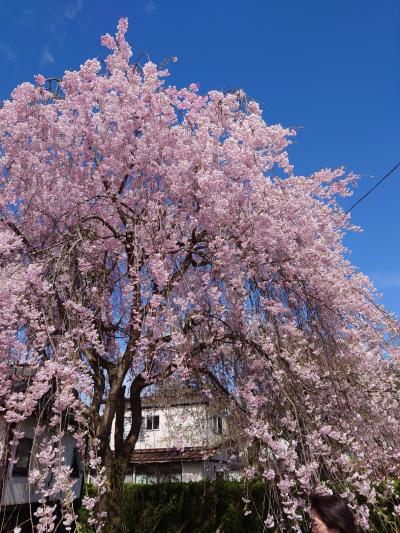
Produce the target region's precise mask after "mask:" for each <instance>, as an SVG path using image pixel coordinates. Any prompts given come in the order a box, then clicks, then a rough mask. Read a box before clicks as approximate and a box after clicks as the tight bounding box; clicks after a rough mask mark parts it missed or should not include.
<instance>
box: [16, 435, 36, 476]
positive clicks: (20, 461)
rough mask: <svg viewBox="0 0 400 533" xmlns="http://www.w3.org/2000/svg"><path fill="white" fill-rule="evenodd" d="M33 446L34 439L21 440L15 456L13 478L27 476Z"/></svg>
mask: <svg viewBox="0 0 400 533" xmlns="http://www.w3.org/2000/svg"><path fill="white" fill-rule="evenodd" d="M32 446H33V439H21V440H20V441H19V443H18V447H17V451H16V454H15V459H16V461H17V462H16V463H15V464H14V467H13V470H12V475H13V476H27V475H28V472H29V462H30V459H31V451H32Z"/></svg>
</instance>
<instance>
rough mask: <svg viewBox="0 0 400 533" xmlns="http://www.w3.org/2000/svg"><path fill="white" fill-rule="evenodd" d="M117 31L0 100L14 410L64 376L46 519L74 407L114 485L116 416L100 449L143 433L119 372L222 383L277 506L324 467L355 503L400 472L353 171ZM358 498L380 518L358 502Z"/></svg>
mask: <svg viewBox="0 0 400 533" xmlns="http://www.w3.org/2000/svg"><path fill="white" fill-rule="evenodd" d="M126 30H127V21H126V20H125V19H122V20H121V21H120V23H119V26H118V32H117V34H116V37H115V38H114V37H111V36H110V35H106V36H105V37H103V38H102V44H103V45H105V46H106V47H108V48H109V49H110V50H111V52H110V54H109V55H108V57H107V58H106V60H105V65H106V69H105V72H103V71H102V68H101V64H100V63H99V61H98V60H89V61H87V62H86V63H84V64H83V65H82V66H81V68H80V70H79V71H77V72H69V71H67V72H65V74H64V76H63V78H62V80H61V81H60V89H61V92H60V93H59V94H56V93H54V92H53V91H51V90H50V88H49V87H46V83H45V79H44V78H43V76H37V77H36V84H35V85H33V84H30V83H23V84H22V85H20V86H18V87H17V88H16V89H15V90H14V91H13V93H12V97H11V99H10V100H9V101H7V102H5V104H4V106H3V108H2V109H1V111H0V135H1V141H0V144H1V150H2V152H1V166H2V173H1V177H0V302H1V309H0V365H1V371H0V390H1V394H2V397H3V402H2V404H3V405H5V413H4V414H5V417H6V419H7V420H8V421H9V422H10V423H15V424H16V425H15V427H16V428H18V424H19V423H20V422H21V421H22V420H24V419H25V418H26V417H27V416H29V415H30V414H31V413H32V412H33V411H34V410H35V408H36V406H37V403H38V400H39V399H40V398H41V397H42V396H43V395H44V394H45V393H47V392H48V391H49V390H50V389H51V390H52V391H53V392H52V394H53V401H52V405H51V413H50V427H52V428H53V432H54V438H53V439H52V441H50V442H45V441H43V442H41V446H42V453H41V455H40V457H38V461H39V463H40V464H39V466H40V468H38V469H37V470H35V475H36V477H37V479H35V480H36V482H37V480H38V479H39V478H40V473H41V472H42V480H43V479H45V475H47V474H48V472H49V470H52V471H53V476H54V479H56V482H55V483H54V484H53V485H51V486H50V487H49V486H48V484H47V485H46V483H45V482H44V481H43V482H42V484H41V485H40V483H39V485H38V486H39V489H38V490H41V491H42V492H41V493H42V495H43V498H42V502H43V508H42V509H41V510H40V512H39V517H40V525H39V528H42V529H39V531H50V530H51V528H52V527H53V526H52V525H51V524H54V517H52V515H51V512H49V510H48V508H46V505H45V502H46V496H49V495H51V494H59V493H60V491H62V492H61V494H63V495H64V496H63V502H64V507H65V509H64V515H63V516H64V520H65V523H66V525H67V526H68V525H69V524H71V523H72V521H73V519H74V517H73V512H72V511H71V501H70V499H71V497H70V494H71V493H70V488H71V483H72V481H71V480H70V478H69V477H68V475H67V474H68V467H66V465H65V464H63V461H62V459H60V454H56V453H55V452H54V449H55V448H56V447H57V446H61V444H60V443H61V438H60V437H61V436H62V434H63V432H65V431H66V428H65V427H64V426H63V424H62V423H61V421H62V420H64V418H63V416H64V415H65V413H66V412H69V413H72V414H73V417H74V421H75V423H74V424H72V425H70V427H69V430H70V431H72V432H74V434H75V437H76V439H77V441H78V443H79V445H80V447H81V450H82V453H83V449H84V444H85V439H86V438H88V436H89V437H90V438H92V436H94V440H93V441H91V445H90V447H89V448H90V450H91V457H90V467H91V468H92V469H93V470H92V475H93V476H94V478H95V479H97V483H98V484H99V487H100V490H99V494H100V496H101V494H102V492H103V491H104V490H105V487H106V486H107V482H106V479H107V472H106V470H105V469H104V468H102V464H103V465H106V466H107V461H106V459H105V457H106V455H107V454H106V452H105V451H104V449H102V447H103V448H104V447H105V446H106V445H105V444H104V443H105V442H108V438H109V435H110V431H111V423H112V420H113V419H114V418H115V417H116V419H117V435H116V450H115V452H112V451H111V450H109V449H108V450H107V453H116V454H118V453H119V452H121V454H123V453H125V452H127V451H129V450H131V449H133V447H134V445H135V443H136V439H137V432H138V427H137V425H136V426H135V424H134V423H133V424H132V429H131V431H130V432H129V433H128V435H127V436H122V435H119V436H118V417H119V413H120V406H119V399H120V398H121V394H122V395H123V394H124V392H123V391H124V387H125V386H128V387H130V390H129V395H130V399H131V403H132V406H134V407H135V406H136V407H137V405H138V404H137V403H135V401H137V400H138V398H140V393H141V391H142V390H143V389H144V388H145V387H146V386H148V385H150V384H153V383H157V382H159V381H161V380H163V379H164V378H165V377H167V376H169V375H171V374H174V375H177V376H179V379H182V380H191V379H197V380H199V381H200V382H201V383H202V387H203V389H204V391H205V393H206V394H208V395H211V396H213V395H214V394H217V393H219V394H225V395H226V396H228V397H230V398H231V401H232V403H233V405H235V406H236V408H237V410H238V413H240V417H241V423H242V424H243V433H242V439H243V442H242V444H244V445H247V446H248V445H254V443H257V450H258V466H255V465H254V464H253V465H252V466H249V468H248V470H247V473H248V474H249V475H252V474H254V473H256V472H258V473H260V474H261V475H262V476H264V478H266V479H267V480H270V481H271V482H272V484H271V486H273V487H274V488H273V490H272V492H271V495H270V497H271V501H272V500H273V501H275V503H276V505H274V506H273V507H272V510H271V513H270V515H269V516H268V517H267V521H266V525H267V526H268V527H271V528H273V527H276V528H278V527H283V526H282V524H287V523H289V522H290V523H292V524H293V525H296V524H297V523H298V520H299V519H300V518H301V515H302V512H303V508H304V502H305V499H304V498H305V495H306V494H307V493H309V492H310V490H311V489H312V488H315V487H319V488H320V489H322V488H324V487H325V489H326V490H328V489H327V487H328V486H329V482H333V483H335V484H336V485H335V486H336V487H339V488H340V489H341V490H342V491H343V492H346V493H347V497H348V500H349V501H350V503H351V504H354V505H356V503H355V495H357V494H363V495H364V496H365V497H366V498H367V500H368V501H372V502H373V501H374V498H375V494H374V489H373V488H372V483H373V482H377V481H380V480H382V479H384V478H387V477H388V476H390V475H395V474H397V473H398V465H399V452H400V439H399V403H398V402H399V395H398V382H397V381H396V379H398V378H396V369H397V368H398V366H397V365H398V350H397V348H396V346H395V343H394V342H393V340H392V339H393V334H394V333H396V331H397V323H396V322H395V320H394V318H393V317H391V316H390V315H388V314H387V313H386V312H384V311H383V310H382V309H381V308H380V307H379V306H378V305H377V304H376V303H375V297H376V295H375V290H374V289H373V287H372V285H371V283H370V282H369V280H368V279H367V277H366V276H364V275H362V274H361V273H359V272H358V271H357V270H356V269H355V268H354V267H353V266H352V265H351V264H350V263H349V261H348V260H347V259H346V258H345V256H344V254H345V249H344V246H343V244H342V240H343V236H344V235H345V233H346V231H347V230H348V229H350V227H349V216H348V215H346V214H344V212H343V211H342V209H341V208H340V207H339V206H338V205H337V203H336V200H335V198H336V196H337V195H347V194H350V193H349V189H348V187H349V185H350V184H351V183H352V182H353V181H354V176H352V175H350V176H345V175H344V173H343V170H342V169H339V170H329V169H325V170H322V171H319V172H316V173H315V174H313V175H311V176H309V177H303V176H296V175H295V174H294V171H293V167H292V166H291V165H290V163H289V160H288V156H287V153H286V147H287V146H288V144H289V138H290V136H292V135H293V134H294V132H292V131H289V130H287V129H284V128H282V127H281V126H279V125H267V124H266V123H265V122H264V120H263V118H262V116H261V111H260V109H259V106H258V105H257V103H255V102H254V101H247V100H246V99H245V98H243V94H241V93H238V92H236V93H235V92H231V93H222V92H220V91H210V92H209V93H208V94H206V95H204V96H202V95H200V94H199V92H198V88H197V86H196V85H190V86H189V87H187V88H183V89H177V88H175V87H171V86H167V85H166V84H165V81H164V78H165V77H166V76H167V74H168V73H167V71H165V70H164V71H163V70H159V69H158V68H157V66H156V65H154V64H153V63H152V62H150V61H149V62H147V63H146V64H145V65H144V66H143V67H140V66H139V65H138V64H132V63H130V58H131V56H132V52H131V49H130V47H129V45H128V44H127V42H126V40H125V33H126ZM22 363H24V364H27V365H29V367H30V368H31V371H32V379H31V381H30V384H29V387H28V389H27V391H26V393H24V394H18V393H13V392H12V384H11V380H10V377H9V372H7V370H8V369H9V368H10V366H13V365H16V364H22ZM121 391H122V392H121ZM102 403H103V404H104V409H102V408H101V404H102ZM138 424H139V427H140V413H139V414H138ZM96 444H97V445H98V449H99V454H100V456H99V458H97V455H96V449H97V448H96ZM106 447H107V448H108V446H106ZM243 460H244V457H243ZM101 461H102V464H101ZM96 469H97V474H95V472H94V471H95V470H96ZM96 475H97V478H96ZM104 476H105V480H104V479H102V477H104ZM95 503H96V501H95V500H90V499H87V500H86V504H87V506H88V507H89V509H93V508H94V506H95ZM106 510H107V509H106ZM102 511H103V513H104V511H105V509H104V508H103V509H102ZM100 515H101V513H100ZM358 516H359V520H360V521H361V522H362V521H364V522H366V521H367V509H366V507H365V506H361V507H359V508H358ZM98 519H99V517H98ZM288 521H289V522H288ZM274 523H275V526H274ZM98 524H100V525H99V526H98V527H101V516H100V522H98ZM46 528H47V529H46Z"/></svg>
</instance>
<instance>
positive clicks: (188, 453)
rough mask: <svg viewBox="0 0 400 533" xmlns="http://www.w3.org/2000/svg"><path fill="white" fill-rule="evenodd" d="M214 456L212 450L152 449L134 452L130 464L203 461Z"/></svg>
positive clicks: (198, 448)
mask: <svg viewBox="0 0 400 533" xmlns="http://www.w3.org/2000/svg"><path fill="white" fill-rule="evenodd" d="M213 454H215V450H214V449H212V448H204V447H188V448H184V449H183V450H179V449H177V448H152V449H145V450H135V451H134V452H133V453H132V455H131V461H130V462H131V463H137V464H144V463H169V462H171V461H179V462H181V461H204V460H206V459H207V458H208V457H210V456H212V455H213Z"/></svg>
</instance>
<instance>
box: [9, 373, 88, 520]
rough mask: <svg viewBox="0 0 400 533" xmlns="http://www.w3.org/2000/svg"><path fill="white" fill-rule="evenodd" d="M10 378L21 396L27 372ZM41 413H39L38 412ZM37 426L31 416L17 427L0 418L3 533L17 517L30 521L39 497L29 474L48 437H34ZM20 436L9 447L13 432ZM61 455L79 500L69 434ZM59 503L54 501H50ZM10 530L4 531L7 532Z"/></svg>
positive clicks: (78, 473) (79, 476)
mask: <svg viewBox="0 0 400 533" xmlns="http://www.w3.org/2000/svg"><path fill="white" fill-rule="evenodd" d="M11 378H12V379H13V380H14V386H13V389H14V390H15V391H16V392H23V391H24V390H25V389H26V385H27V382H28V381H29V368H27V367H24V366H21V367H16V368H15V369H13V371H12V376H11ZM42 400H43V405H45V404H47V406H48V405H49V404H48V402H47V400H46V398H43V399H42ZM39 410H40V409H39ZM45 416H46V415H45V409H44V410H42V411H41V425H45V424H44V420H45ZM37 423H38V419H37V415H36V414H35V413H34V414H33V415H32V416H30V417H28V418H27V419H26V420H24V421H23V422H21V423H19V424H18V426H15V424H10V423H8V422H7V421H6V420H5V418H4V416H1V415H0V515H1V520H2V521H1V523H0V529H1V531H3V527H4V524H5V522H4V521H5V520H8V518H7V517H11V520H12V519H13V517H15V516H16V515H19V517H21V516H28V517H30V514H31V511H32V508H34V507H35V506H36V504H37V503H38V502H39V500H40V499H41V497H42V494H41V493H40V491H39V490H38V487H37V486H36V485H35V483H31V482H30V481H29V474H30V472H31V471H32V470H33V469H39V470H40V468H41V466H40V465H39V464H38V461H37V459H36V455H37V453H38V452H39V450H40V449H41V444H42V442H43V439H47V437H49V436H50V434H49V432H48V431H47V430H46V429H44V431H43V432H42V433H41V435H40V437H38V436H37V435H36V436H35V429H36V425H37ZM14 429H17V430H18V432H22V433H23V437H22V438H20V439H19V441H18V443H17V444H10V442H11V441H12V437H13V430H14ZM60 449H62V450H63V453H64V455H63V456H62V457H61V460H62V461H63V462H65V465H67V466H70V467H71V479H72V480H73V481H74V482H73V485H72V492H73V495H74V499H78V498H80V496H81V489H82V485H83V465H82V463H81V460H80V458H79V454H78V450H77V448H76V446H75V440H74V438H73V437H72V435H71V434H70V433H69V432H66V433H65V435H64V437H63V441H62V446H60ZM52 483H53V479H52V477H51V476H49V478H48V480H47V487H51V484H52ZM57 499H59V498H58V497H57V496H55V497H53V501H55V500H57ZM8 530H9V529H8V528H7V529H4V531H8Z"/></svg>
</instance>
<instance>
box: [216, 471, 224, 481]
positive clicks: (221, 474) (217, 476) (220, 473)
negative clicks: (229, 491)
mask: <svg viewBox="0 0 400 533" xmlns="http://www.w3.org/2000/svg"><path fill="white" fill-rule="evenodd" d="M215 479H224V472H223V471H222V470H217V471H216V472H215Z"/></svg>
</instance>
